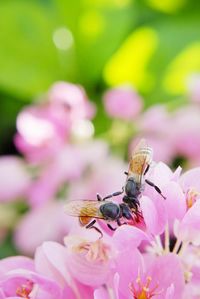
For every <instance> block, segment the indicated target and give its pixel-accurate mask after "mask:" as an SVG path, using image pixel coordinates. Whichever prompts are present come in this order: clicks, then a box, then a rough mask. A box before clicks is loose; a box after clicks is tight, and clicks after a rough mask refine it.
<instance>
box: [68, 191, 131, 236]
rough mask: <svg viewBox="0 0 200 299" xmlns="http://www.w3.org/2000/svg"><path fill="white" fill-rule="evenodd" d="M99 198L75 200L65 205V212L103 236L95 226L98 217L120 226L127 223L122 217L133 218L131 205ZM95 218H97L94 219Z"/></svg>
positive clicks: (112, 228)
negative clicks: (122, 220)
mask: <svg viewBox="0 0 200 299" xmlns="http://www.w3.org/2000/svg"><path fill="white" fill-rule="evenodd" d="M97 199H98V200H73V201H70V202H68V203H67V204H66V205H65V212H66V213H67V214H68V215H70V216H75V217H78V218H79V222H80V224H81V225H82V226H85V228H93V229H95V230H96V231H98V232H99V233H100V234H101V237H102V236H103V234H102V232H101V231H100V229H99V228H97V227H96V226H94V224H95V223H96V219H103V220H105V221H107V222H116V223H117V225H118V226H120V225H122V224H126V222H123V223H122V222H121V219H123V218H125V219H127V220H132V219H133V216H132V212H131V210H130V209H129V207H128V206H127V205H126V204H124V203H121V204H116V203H114V202H112V201H106V200H104V199H102V198H101V197H100V195H97ZM94 218H95V219H94ZM107 226H108V227H109V228H110V229H111V230H113V231H114V230H116V228H114V227H112V226H111V225H110V223H107Z"/></svg>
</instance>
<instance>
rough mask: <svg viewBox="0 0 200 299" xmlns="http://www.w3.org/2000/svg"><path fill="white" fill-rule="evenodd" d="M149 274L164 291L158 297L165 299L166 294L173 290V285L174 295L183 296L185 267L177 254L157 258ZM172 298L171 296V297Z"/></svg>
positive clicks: (176, 296)
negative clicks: (172, 288)
mask: <svg viewBox="0 0 200 299" xmlns="http://www.w3.org/2000/svg"><path fill="white" fill-rule="evenodd" d="M148 275H149V276H151V277H152V283H153V282H154V284H156V283H158V286H159V290H162V289H163V291H164V293H162V294H161V295H158V296H157V297H156V298H158V299H163V295H164V294H168V295H169V294H170V292H171V291H172V290H169V288H170V287H171V285H173V287H174V297H173V298H182V297H181V296H182V294H183V290H184V286H185V282H184V273H183V268H182V265H181V262H180V259H179V257H178V256H177V255H175V254H172V253H170V254H167V255H165V256H160V257H157V258H155V260H154V262H153V264H152V265H151V267H150V269H149V271H148ZM169 298H170V297H169Z"/></svg>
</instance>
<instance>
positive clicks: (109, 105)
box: [103, 86, 143, 120]
mask: <svg viewBox="0 0 200 299" xmlns="http://www.w3.org/2000/svg"><path fill="white" fill-rule="evenodd" d="M103 102H104V106H105V109H106V112H107V113H108V115H109V116H111V117H117V118H121V119H126V120H131V119H134V118H136V117H137V116H138V114H139V113H140V111H141V109H142V106H143V103H142V99H141V98H140V97H139V95H138V94H137V93H136V92H135V91H134V90H133V89H132V88H131V87H129V86H123V87H118V88H115V89H110V90H108V91H107V92H106V93H105V94H104V97H103Z"/></svg>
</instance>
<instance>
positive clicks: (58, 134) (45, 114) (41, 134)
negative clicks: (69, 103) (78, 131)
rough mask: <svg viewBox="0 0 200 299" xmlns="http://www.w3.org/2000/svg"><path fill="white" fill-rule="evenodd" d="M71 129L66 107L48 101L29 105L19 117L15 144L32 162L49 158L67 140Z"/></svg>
mask: <svg viewBox="0 0 200 299" xmlns="http://www.w3.org/2000/svg"><path fill="white" fill-rule="evenodd" d="M69 130H70V121H69V118H68V117H67V114H66V112H65V110H64V109H60V108H56V107H53V105H49V104H48V103H46V104H39V105H37V106H36V105H35V106H29V107H27V108H25V109H24V110H23V111H22V112H20V114H19V115H18V117H17V131H18V133H17V135H16V136H15V144H16V146H17V147H18V149H19V150H20V151H21V152H22V153H23V154H25V155H26V156H27V158H28V159H29V160H30V161H31V162H40V161H43V160H48V159H49V158H50V157H51V156H52V155H55V154H56V153H57V152H58V151H59V149H60V148H61V146H62V145H63V144H64V142H66V140H67V139H68V136H69Z"/></svg>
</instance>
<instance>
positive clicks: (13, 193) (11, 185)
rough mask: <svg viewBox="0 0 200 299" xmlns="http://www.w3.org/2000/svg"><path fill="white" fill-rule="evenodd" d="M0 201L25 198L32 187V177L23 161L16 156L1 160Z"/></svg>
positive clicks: (5, 157)
mask: <svg viewBox="0 0 200 299" xmlns="http://www.w3.org/2000/svg"><path fill="white" fill-rule="evenodd" d="M0 181H1V184H0V201H12V200H15V199H17V198H20V197H25V196H26V194H27V190H28V188H29V185H30V175H29V173H28V170H27V169H26V165H25V163H24V162H23V160H22V159H20V158H17V157H14V156H4V157H1V158H0Z"/></svg>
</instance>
